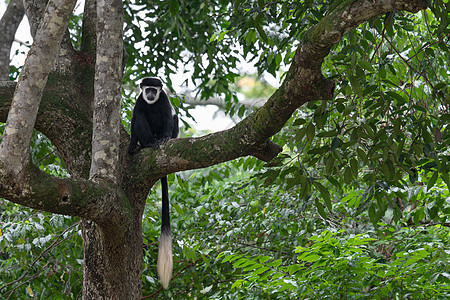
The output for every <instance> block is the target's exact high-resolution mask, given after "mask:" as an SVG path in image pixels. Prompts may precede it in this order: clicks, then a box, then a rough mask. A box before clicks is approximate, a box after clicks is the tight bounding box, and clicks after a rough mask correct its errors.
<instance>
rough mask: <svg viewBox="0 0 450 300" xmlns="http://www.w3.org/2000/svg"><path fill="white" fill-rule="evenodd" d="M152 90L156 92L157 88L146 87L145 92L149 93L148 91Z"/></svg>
mask: <svg viewBox="0 0 450 300" xmlns="http://www.w3.org/2000/svg"><path fill="white" fill-rule="evenodd" d="M150 92H152V93H156V89H155V88H146V89H145V93H146V94H148V93H150Z"/></svg>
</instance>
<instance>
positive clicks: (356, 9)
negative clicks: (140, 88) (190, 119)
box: [136, 0, 427, 176]
mask: <svg viewBox="0 0 450 300" xmlns="http://www.w3.org/2000/svg"><path fill="white" fill-rule="evenodd" d="M426 7H427V1H426V0H413V1H411V0H366V1H350V2H348V1H346V2H343V4H342V5H341V6H339V7H337V8H336V9H335V10H334V11H333V12H331V13H330V14H329V15H328V16H326V17H324V18H323V19H322V20H321V21H320V22H319V23H318V24H317V25H315V26H314V27H312V28H311V29H310V30H309V31H308V32H307V34H305V37H304V40H303V41H302V43H301V44H300V46H299V47H298V48H297V50H296V54H295V56H294V60H293V62H292V65H291V67H290V69H289V71H288V73H287V76H286V79H285V81H284V82H283V84H282V85H281V87H280V88H279V89H277V90H276V91H275V93H274V94H273V95H272V96H271V97H270V98H269V100H268V101H267V102H266V103H265V104H264V106H263V107H261V108H260V109H258V110H256V111H255V112H253V113H252V114H251V115H250V116H248V117H247V118H246V119H244V120H243V121H241V122H240V123H238V124H237V125H236V126H235V127H233V128H231V129H229V130H226V131H222V132H217V133H214V134H210V135H207V136H204V137H200V138H188V139H176V140H171V141H169V142H168V144H167V145H166V146H164V147H162V149H160V150H159V151H156V152H155V151H151V150H146V151H143V154H141V155H143V156H144V157H142V156H138V157H137V158H136V159H138V160H139V161H141V162H145V164H144V167H143V168H144V170H143V171H142V173H143V174H147V171H148V170H149V168H151V169H152V170H154V164H156V165H157V166H158V169H159V170H161V173H159V174H157V176H164V175H165V174H167V173H171V172H177V171H182V170H189V169H195V168H203V167H207V166H211V165H214V164H217V163H220V162H225V161H228V160H231V159H234V158H237V157H241V156H246V155H253V156H255V157H258V158H260V159H263V160H266V161H267V160H270V159H272V158H273V157H275V156H276V155H277V154H278V153H279V152H281V147H279V146H276V145H274V144H273V143H272V142H270V141H269V140H268V139H269V138H270V137H271V136H273V135H274V134H276V133H277V132H279V131H280V130H281V128H282V127H283V126H284V125H285V123H286V122H287V120H288V119H289V118H290V117H291V115H292V113H293V112H294V111H295V110H296V109H297V108H298V107H300V106H302V105H303V104H305V103H307V102H309V101H315V100H331V99H333V96H334V95H333V93H334V82H333V81H331V80H328V79H326V78H324V77H323V75H322V73H321V67H322V64H323V61H324V58H325V57H326V56H327V55H328V53H329V51H330V49H331V47H332V46H333V45H334V44H336V43H337V42H338V41H339V40H340V39H341V38H342V36H344V35H345V34H346V33H348V32H349V31H350V30H351V29H353V28H355V27H356V26H358V25H359V24H361V23H363V22H365V21H368V20H369V19H371V18H374V17H376V16H379V15H382V14H385V13H387V12H390V11H394V10H406V11H409V12H413V13H415V12H417V11H419V10H420V9H425V8H426ZM199 153H201V154H202V155H199Z"/></svg>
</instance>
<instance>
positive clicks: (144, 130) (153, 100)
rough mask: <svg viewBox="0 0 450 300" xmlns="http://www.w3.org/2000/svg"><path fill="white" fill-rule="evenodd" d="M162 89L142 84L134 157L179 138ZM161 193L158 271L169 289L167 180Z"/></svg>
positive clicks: (155, 83)
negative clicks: (144, 149)
mask: <svg viewBox="0 0 450 300" xmlns="http://www.w3.org/2000/svg"><path fill="white" fill-rule="evenodd" d="M162 87H163V85H162V82H161V80H159V79H158V78H154V77H146V78H144V79H143V80H142V81H141V84H140V88H141V93H140V94H139V97H138V98H137V100H136V104H135V106H134V110H133V117H132V118H131V142H130V145H129V146H128V152H129V153H130V154H133V153H136V152H137V151H139V149H140V148H147V147H152V148H153V149H157V148H158V146H159V145H160V144H161V143H165V142H167V141H168V140H169V139H171V138H176V137H177V136H178V133H179V126H178V116H177V115H176V114H175V111H174V109H173V107H172V105H171V104H170V101H169V99H168V97H167V95H166V93H165V92H164V90H163V89H162ZM138 146H140V147H138ZM161 189H162V209H161V210H162V212H161V215H162V216H161V236H160V239H159V251H158V267H157V270H158V275H159V278H160V279H161V283H162V285H163V287H164V288H167V287H168V286H169V281H170V278H171V276H172V265H173V263H172V238H171V233H170V211H169V192H168V184H167V177H166V176H164V177H162V178H161Z"/></svg>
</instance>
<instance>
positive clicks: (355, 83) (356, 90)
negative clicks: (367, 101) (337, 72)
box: [348, 75, 363, 99]
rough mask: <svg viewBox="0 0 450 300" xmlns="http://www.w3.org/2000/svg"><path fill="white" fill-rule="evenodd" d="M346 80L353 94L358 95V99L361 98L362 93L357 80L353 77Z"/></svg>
mask: <svg viewBox="0 0 450 300" xmlns="http://www.w3.org/2000/svg"><path fill="white" fill-rule="evenodd" d="M348 80H349V81H350V84H351V85H352V89H353V92H354V93H355V94H356V95H358V97H359V98H360V99H362V98H363V92H362V88H361V84H360V83H359V80H358V78H356V77H355V76H353V75H350V76H348Z"/></svg>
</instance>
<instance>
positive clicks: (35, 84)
mask: <svg viewBox="0 0 450 300" xmlns="http://www.w3.org/2000/svg"><path fill="white" fill-rule="evenodd" d="M75 3H76V1H74V0H70V1H69V0H68V1H63V0H61V1H58V0H55V1H50V2H49V3H48V5H47V8H46V11H45V14H44V16H43V19H42V21H41V24H40V26H39V29H38V31H37V33H36V36H35V40H34V43H33V46H32V47H31V49H30V52H29V53H28V56H27V59H26V61H25V65H24V69H23V72H22V74H21V80H19V84H18V86H17V89H16V91H15V93H14V97H13V101H12V103H11V107H10V109H9V114H8V119H7V121H6V125H5V131H4V134H3V139H2V142H1V144H0V163H1V164H2V171H3V172H2V173H3V174H2V175H7V176H8V175H9V176H14V177H16V176H17V177H16V178H14V180H20V177H19V174H21V173H22V172H23V171H24V168H25V167H26V166H27V165H28V163H29V161H30V153H29V152H30V140H31V135H32V133H33V128H34V124H35V121H36V116H37V111H38V108H39V105H40V102H41V98H42V93H43V90H44V87H45V85H46V83H47V78H48V74H49V73H50V70H51V66H52V64H53V62H54V60H55V58H56V55H57V53H58V51H59V46H60V44H61V40H62V37H63V34H64V32H65V30H66V29H67V24H68V22H69V18H70V15H71V14H72V10H73V8H74V7H75Z"/></svg>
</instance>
